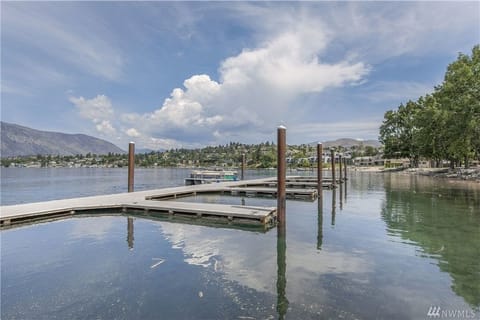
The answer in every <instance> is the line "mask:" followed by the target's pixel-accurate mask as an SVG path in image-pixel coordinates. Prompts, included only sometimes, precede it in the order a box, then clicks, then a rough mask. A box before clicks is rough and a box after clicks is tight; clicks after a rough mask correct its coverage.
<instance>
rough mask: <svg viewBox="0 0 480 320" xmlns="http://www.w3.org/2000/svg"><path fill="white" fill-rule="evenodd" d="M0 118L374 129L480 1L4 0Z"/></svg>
mask: <svg viewBox="0 0 480 320" xmlns="http://www.w3.org/2000/svg"><path fill="white" fill-rule="evenodd" d="M1 9H2V10H1V18H2V22H1V27H2V29H1V33H2V37H1V49H2V52H1V99H2V101H1V108H2V109H1V118H2V120H3V121H7V122H13V123H18V124H21V125H26V126H30V127H33V128H37V129H41V130H52V131H61V132H68V133H85V134H90V135H93V136H97V137H100V138H104V139H106V140H109V141H111V142H113V143H115V144H117V145H118V146H120V147H122V148H124V149H125V148H126V145H127V143H128V141H135V142H136V143H137V147H139V148H151V149H159V148H172V147H198V146H204V145H212V144H219V143H227V142H229V141H239V142H245V143H256V142H260V141H265V140H274V139H275V128H276V127H277V126H278V125H279V124H285V125H286V126H287V130H288V131H287V135H288V136H287V140H288V143H292V144H293V143H295V144H298V143H304V142H312V141H326V140H330V139H335V138H342V137H351V138H360V139H372V138H373V139H376V138H377V137H378V127H379V125H380V123H381V121H382V118H383V114H384V112H385V111H386V110H389V109H392V108H395V107H397V106H398V105H399V104H400V103H402V102H406V101H407V100H408V99H416V98H418V97H419V96H420V95H424V94H426V93H428V92H431V91H432V90H433V87H434V86H435V85H438V84H440V83H441V81H442V78H443V75H444V72H445V70H446V67H447V65H448V64H449V63H451V62H452V61H454V60H455V59H456V57H457V55H458V53H459V52H463V53H470V52H471V49H472V47H473V46H474V45H475V44H478V43H479V42H480V21H479V20H480V3H479V2H234V3H232V2H229V3H226V2H86V3H81V2H64V3H62V2H1Z"/></svg>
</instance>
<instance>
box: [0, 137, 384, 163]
mask: <svg viewBox="0 0 480 320" xmlns="http://www.w3.org/2000/svg"><path fill="white" fill-rule="evenodd" d="M332 148H333V150H335V157H336V158H338V157H339V156H341V157H343V158H345V159H347V162H348V163H350V164H356V165H362V166H367V165H368V166H370V165H382V166H383V165H384V160H383V159H382V157H383V147H374V146H370V145H363V144H362V143H361V142H359V144H358V145H353V146H347V147H345V146H330V147H325V148H324V153H323V162H324V163H325V166H328V163H329V162H330V157H331V152H330V149H332ZM242 154H245V155H246V161H247V167H248V168H251V169H255V168H259V169H260V168H273V167H275V166H276V145H275V144H274V143H273V142H264V143H260V144H241V143H238V142H230V143H229V144H226V145H219V146H209V147H205V148H201V149H171V150H168V151H161V152H155V151H152V152H149V153H139V154H138V153H137V154H136V156H135V165H136V166H137V167H229V168H231V167H238V166H239V163H240V161H241V157H242ZM127 157H128V156H127V154H124V153H122V154H120V153H108V154H105V155H97V154H92V153H87V154H84V155H81V154H79V155H66V156H62V155H36V156H22V157H9V158H2V159H1V165H2V167H27V168H47V167H48V168H52V167H64V168H84V167H87V168H121V167H124V166H127V164H128V158H127ZM316 162H317V156H316V145H315V144H302V145H291V146H289V147H288V152H287V163H288V165H289V167H291V168H310V167H314V166H315V165H316Z"/></svg>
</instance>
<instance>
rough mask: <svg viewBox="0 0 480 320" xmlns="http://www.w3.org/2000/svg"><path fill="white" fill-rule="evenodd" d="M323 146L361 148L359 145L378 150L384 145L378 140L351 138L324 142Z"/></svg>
mask: <svg viewBox="0 0 480 320" xmlns="http://www.w3.org/2000/svg"><path fill="white" fill-rule="evenodd" d="M317 143H318V142H312V143H309V145H311V146H316V145H317ZM322 145H323V147H324V148H330V147H335V146H341V147H344V148H351V147H353V146H359V145H364V146H371V147H375V148H378V147H381V146H382V144H381V143H380V142H378V141H377V140H357V139H351V138H342V139H337V140H331V141H323V142H322Z"/></svg>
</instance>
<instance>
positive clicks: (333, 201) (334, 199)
mask: <svg viewBox="0 0 480 320" xmlns="http://www.w3.org/2000/svg"><path fill="white" fill-rule="evenodd" d="M335 202H336V190H335V189H333V190H332V226H334V225H335V206H336V203H335Z"/></svg>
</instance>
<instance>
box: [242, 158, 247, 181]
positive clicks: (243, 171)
mask: <svg viewBox="0 0 480 320" xmlns="http://www.w3.org/2000/svg"><path fill="white" fill-rule="evenodd" d="M245 162H246V161H245V153H243V154H242V175H241V178H242V180H245V164H246V163H245Z"/></svg>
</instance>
